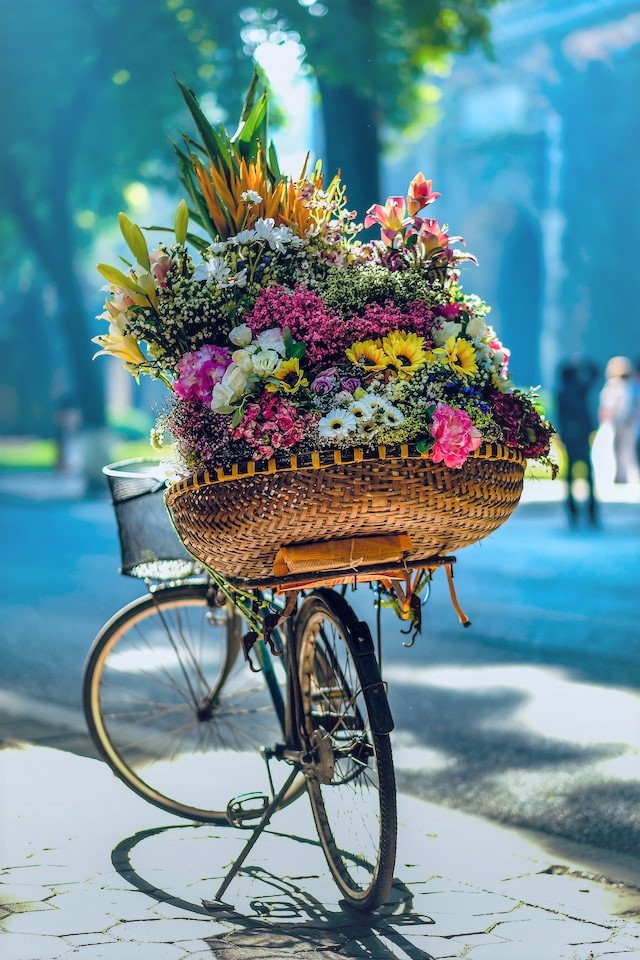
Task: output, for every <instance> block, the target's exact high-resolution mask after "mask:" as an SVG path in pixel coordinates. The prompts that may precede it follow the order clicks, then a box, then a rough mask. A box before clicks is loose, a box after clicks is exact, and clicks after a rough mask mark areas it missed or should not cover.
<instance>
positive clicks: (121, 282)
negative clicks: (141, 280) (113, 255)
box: [96, 263, 147, 297]
mask: <svg viewBox="0 0 640 960" xmlns="http://www.w3.org/2000/svg"><path fill="white" fill-rule="evenodd" d="M96 269H97V271H98V273H100V274H102V276H103V277H104V278H105V280H108V281H109V283H114V284H115V285H116V287H123V288H124V289H125V290H133V291H134V293H141V294H142V296H143V297H146V296H147V294H146V292H145V291H144V290H143V289H142V287H140V286H139V285H138V284H137V283H136V282H135V280H133V279H132V278H131V277H127V276H126V274H124V273H122V271H121V270H118V269H117V267H110V266H109V264H108V263H99V264H98V265H97V267H96Z"/></svg>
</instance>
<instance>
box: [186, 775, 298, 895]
mask: <svg viewBox="0 0 640 960" xmlns="http://www.w3.org/2000/svg"><path fill="white" fill-rule="evenodd" d="M299 772H300V771H299V770H298V769H297V768H296V767H294V768H293V770H292V771H291V773H290V774H289V776H288V777H287V779H286V780H285V782H284V783H283V785H282V787H281V788H280V790H279V791H278V793H277V794H276V795H275V797H274V798H273V800H272V801H271V803H270V804H269V805H268V806H267V807H266V808H265V810H264V813H263V814H262V817H261V818H260V822H259V823H257V824H256V826H255V827H254V829H253V831H252V833H251V836H250V837H249V839H248V840H247V842H246V844H245V845H244V847H243V848H242V850H241V851H240V853H239V855H238V856H237V857H236V859H235V860H234V861H233V865H232V867H231V869H230V870H229V872H228V873H227V875H226V876H225V878H224V880H223V881H222V883H221V884H220V886H219V887H218V889H217V891H216V893H215V896H214V899H213V900H203V901H202V906H203V907H204V908H205V910H210V911H211V912H212V913H214V912H216V911H219V910H233V909H234V907H233V906H232V905H231V904H229V903H225V902H224V901H223V899H222V897H223V895H224V892H225V890H226V889H227V887H228V886H229V884H230V883H231V881H232V880H233V878H234V877H235V875H236V874H237V873H238V871H239V869H240V867H241V866H242V864H243V863H244V861H245V860H246V859H247V857H248V855H249V853H250V852H251V850H252V849H253V847H254V845H255V844H256V842H257V840H258V838H259V837H260V834H261V833H262V832H263V831H264V829H265V828H266V827H267V826H268V825H269V821H270V820H271V817H272V815H273V814H274V812H275V811H276V809H277V807H279V805H280V803H281V801H282V799H283V798H284V796H285V794H286V792H287V790H288V789H289V787H290V786H291V785H292V783H293V781H294V780H295V778H296V777H297V776H298V774H299Z"/></svg>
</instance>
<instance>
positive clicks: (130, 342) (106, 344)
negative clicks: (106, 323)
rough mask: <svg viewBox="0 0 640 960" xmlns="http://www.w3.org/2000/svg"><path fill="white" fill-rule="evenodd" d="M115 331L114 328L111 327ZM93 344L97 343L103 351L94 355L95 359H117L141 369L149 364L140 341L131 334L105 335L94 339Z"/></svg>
mask: <svg viewBox="0 0 640 960" xmlns="http://www.w3.org/2000/svg"><path fill="white" fill-rule="evenodd" d="M111 330H113V326H112V327H111ZM91 342H92V343H97V344H98V346H99V347H101V348H102V349H100V350H98V351H97V353H94V355H93V358H92V359H94V360H95V358H96V357H100V356H109V357H117V358H118V360H122V362H123V363H124V364H131V365H132V366H134V367H139V366H140V365H141V364H143V363H147V358H146V357H145V355H144V353H143V352H142V350H141V349H140V347H139V345H138V341H137V340H136V339H135V337H133V336H131V334H130V333H126V334H122V333H120V332H119V331H118V332H117V333H103V334H101V335H100V336H99V337H92V339H91Z"/></svg>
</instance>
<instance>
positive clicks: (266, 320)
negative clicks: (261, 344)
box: [245, 285, 344, 370]
mask: <svg viewBox="0 0 640 960" xmlns="http://www.w3.org/2000/svg"><path fill="white" fill-rule="evenodd" d="M245 323H247V324H248V325H249V327H250V328H251V330H252V332H253V335H254V337H255V336H257V334H259V333H262V331H263V330H269V329H271V328H272V327H280V329H281V330H284V329H285V328H287V327H288V328H289V330H290V331H291V336H292V337H293V339H294V340H298V341H299V342H301V343H304V344H305V345H306V347H307V352H306V353H305V359H304V362H305V366H307V367H309V368H310V369H311V370H315V369H318V368H322V367H323V366H327V363H328V362H329V361H330V360H331V359H333V357H334V356H335V352H336V341H337V340H338V339H340V340H341V339H342V338H343V337H344V321H343V320H342V319H341V318H340V317H338V316H337V315H336V314H334V313H331V312H330V311H329V310H328V309H327V306H326V304H325V302H324V300H323V299H322V297H321V296H320V295H319V294H317V293H315V291H313V290H308V289H307V288H306V287H303V286H300V285H297V286H296V288H295V290H294V291H293V293H292V292H291V291H290V290H287V289H285V288H284V287H279V286H273V287H266V288H264V289H263V290H261V291H260V293H259V294H258V297H257V299H256V302H255V305H254V307H253V310H252V311H251V313H249V314H248V315H247V316H246V317H245Z"/></svg>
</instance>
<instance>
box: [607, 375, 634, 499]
mask: <svg viewBox="0 0 640 960" xmlns="http://www.w3.org/2000/svg"><path fill="white" fill-rule="evenodd" d="M598 419H599V421H600V425H601V430H603V431H607V432H608V433H610V443H611V445H612V449H613V458H614V463H615V474H614V482H615V483H638V482H639V481H640V467H639V465H638V434H639V433H640V377H639V375H638V372H637V371H636V370H635V369H634V367H633V364H632V363H631V360H629V358H628V357H612V358H611V359H610V360H609V362H608V363H607V366H606V370H605V384H604V387H603V388H602V390H601V391H600V404H599V409H598Z"/></svg>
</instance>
